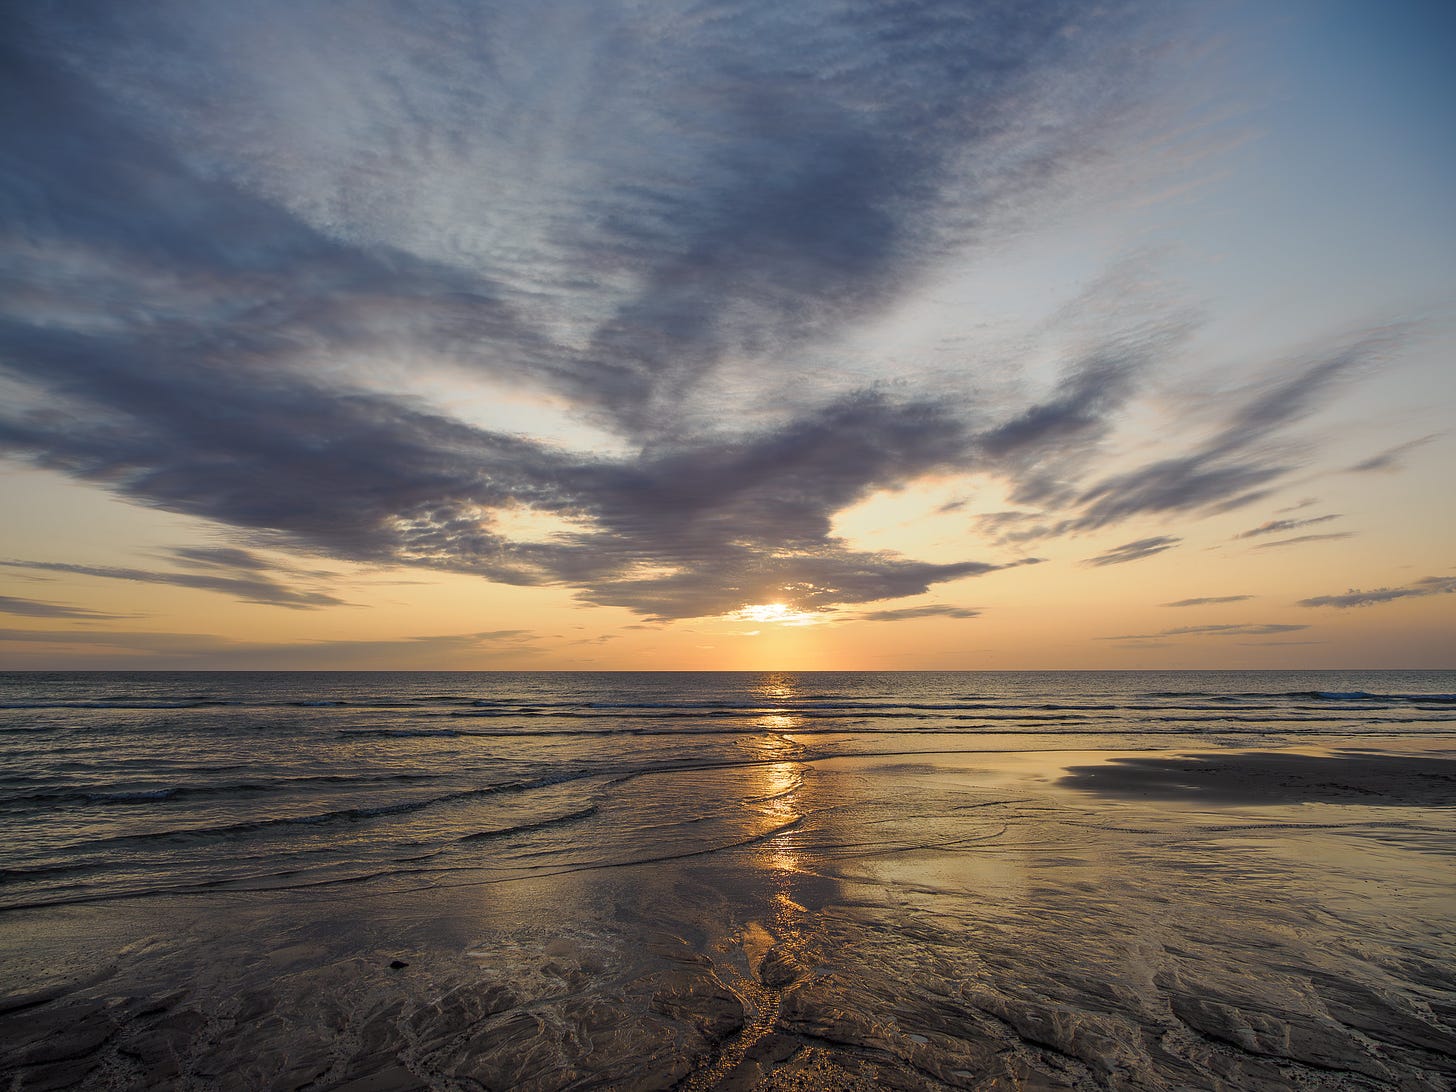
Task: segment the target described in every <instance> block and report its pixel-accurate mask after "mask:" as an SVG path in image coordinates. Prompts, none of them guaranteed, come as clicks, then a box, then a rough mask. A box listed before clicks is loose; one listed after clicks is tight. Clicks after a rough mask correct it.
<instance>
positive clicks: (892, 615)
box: [848, 604, 981, 622]
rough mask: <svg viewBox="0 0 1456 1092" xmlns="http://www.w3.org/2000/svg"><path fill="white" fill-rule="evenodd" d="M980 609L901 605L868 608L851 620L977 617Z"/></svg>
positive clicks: (893, 620)
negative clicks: (899, 606) (895, 608)
mask: <svg viewBox="0 0 1456 1092" xmlns="http://www.w3.org/2000/svg"><path fill="white" fill-rule="evenodd" d="M980 615H981V611H979V610H975V609H973V608H971V607H948V606H940V605H935V604H932V605H928V606H923V607H901V608H899V609H898V610H869V611H862V612H860V613H859V614H856V615H854V616H853V617H851V618H850V619H848V620H849V621H852V622H909V621H913V620H915V619H918V618H979V617H980Z"/></svg>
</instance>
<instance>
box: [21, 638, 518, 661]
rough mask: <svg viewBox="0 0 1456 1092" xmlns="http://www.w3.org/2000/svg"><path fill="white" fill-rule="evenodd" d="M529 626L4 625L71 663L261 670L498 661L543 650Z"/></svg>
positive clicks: (43, 657) (38, 655) (40, 656)
mask: <svg viewBox="0 0 1456 1092" xmlns="http://www.w3.org/2000/svg"><path fill="white" fill-rule="evenodd" d="M533 640H534V634H532V633H531V632H530V631H529V630H519V629H501V630H489V631H485V632H480V633H452V634H441V635H429V636H420V637H402V638H397V639H392V640H356V641H347V640H345V641H288V642H259V641H239V640H235V639H232V638H229V637H222V636H218V635H216V634H210V633H166V632H149V631H144V630H142V631H138V630H110V631H107V630H90V629H87V630H76V629H50V630H29V629H0V642H9V643H12V644H20V645H46V646H62V647H67V648H68V649H70V650H71V651H68V653H67V656H66V660H67V662H68V663H71V662H77V661H78V660H80V659H84V658H85V657H86V656H87V655H88V653H85V652H77V651H74V650H75V649H76V648H77V647H78V646H79V647H80V648H84V649H88V650H91V651H90V653H89V655H91V656H92V657H93V659H92V660H90V661H87V662H93V663H95V664H98V665H105V664H116V665H121V666H128V665H133V666H134V665H136V664H139V663H140V664H145V665H146V666H147V667H149V668H162V669H165V668H169V667H170V668H175V669H178V670H186V669H189V668H201V667H207V666H212V665H216V664H220V663H226V664H227V665H229V666H230V667H233V668H236V667H238V666H256V667H258V668H260V669H269V670H277V669H296V668H305V667H306V668H313V669H318V670H332V669H349V668H358V667H361V666H378V667H390V668H398V667H400V666H401V665H415V666H418V667H421V668H430V667H435V666H438V665H439V664H440V663H442V662H448V663H452V664H455V665H462V664H464V665H471V664H474V663H478V662H480V661H479V657H482V656H485V657H489V658H490V659H489V660H487V661H486V662H493V661H497V660H499V659H501V658H515V657H518V656H529V655H534V654H536V653H538V652H539V651H540V650H539V648H537V647H536V646H534V645H533V643H532V642H533ZM51 656H52V654H51V653H49V652H47V651H36V652H33V653H27V652H18V653H17V652H11V653H7V657H8V658H9V659H11V660H17V661H18V660H19V659H25V660H26V662H28V663H34V664H37V665H40V666H44V665H45V664H47V663H49V662H50V659H51Z"/></svg>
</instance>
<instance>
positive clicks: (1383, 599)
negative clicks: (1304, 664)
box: [1299, 576, 1456, 607]
mask: <svg viewBox="0 0 1456 1092" xmlns="http://www.w3.org/2000/svg"><path fill="white" fill-rule="evenodd" d="M1452 593H1456V577H1453V576H1428V577H1426V578H1425V579H1423V580H1417V581H1416V582H1415V583H1414V584H1407V585H1405V586H1404V587H1400V588H1372V589H1371V590H1370V591H1359V590H1357V589H1355V588H1351V589H1350V590H1349V591H1348V592H1346V593H1345V594H1344V595H1317V596H1315V597H1314V598H1312V599H1301V600H1300V601H1299V605H1300V606H1301V607H1368V606H1372V605H1374V604H1376V603H1389V602H1392V601H1394V600H1396V599H1412V598H1417V597H1420V596H1426V595H1451V594H1452Z"/></svg>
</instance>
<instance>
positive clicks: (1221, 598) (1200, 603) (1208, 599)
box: [1163, 595, 1254, 607]
mask: <svg viewBox="0 0 1456 1092" xmlns="http://www.w3.org/2000/svg"><path fill="white" fill-rule="evenodd" d="M1252 598H1254V597H1253V596H1252V595H1205V596H1200V597H1198V598H1195V599H1178V600H1175V601H1174V602H1172V603H1164V604H1163V606H1165V607H1204V606H1209V605H1210V604H1213V603H1242V602H1244V601H1245V600H1246V599H1252Z"/></svg>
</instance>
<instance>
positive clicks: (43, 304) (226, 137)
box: [0, 0, 1164, 617]
mask: <svg viewBox="0 0 1456 1092" xmlns="http://www.w3.org/2000/svg"><path fill="white" fill-rule="evenodd" d="M811 9H812V10H804V9H803V8H802V7H801V6H796V7H795V8H794V10H792V11H789V10H787V9H784V8H783V7H782V5H777V4H758V3H743V4H737V5H724V6H723V7H722V8H720V9H719V10H717V11H716V12H715V15H714V17H713V18H712V19H702V18H699V17H698V15H697V13H696V12H692V11H689V12H684V11H678V10H676V9H675V8H674V7H673V6H672V5H650V6H646V7H643V6H640V5H626V6H613V5H597V6H592V7H590V8H589V9H582V10H581V11H578V12H576V13H575V14H574V15H573V27H574V31H573V36H572V37H571V38H570V40H569V41H568V40H563V39H562V37H561V36H560V34H559V30H560V27H559V24H558V22H557V21H555V20H553V19H552V18H550V17H549V16H550V12H549V11H544V12H537V13H533V14H530V15H527V14H525V13H523V12H522V11H521V10H520V9H519V8H517V7H515V6H513V5H490V4H482V5H476V4H471V5H465V4H453V3H448V2H444V0H440V2H436V3H424V4H420V5H414V6H411V7H410V8H409V9H408V10H407V11H406V10H405V9H398V10H395V9H390V8H388V7H384V8H376V9H371V10H370V11H369V12H367V13H362V14H360V15H359V17H358V18H351V19H348V20H339V19H337V18H334V17H330V16H327V15H325V14H322V13H318V12H314V11H312V10H309V9H302V8H298V7H297V6H294V5H287V6H285V5H282V4H273V3H270V2H267V0H254V2H251V3H247V4H244V5H241V7H240V6H239V5H237V4H233V3H227V4H224V3H221V2H217V3H213V2H208V0H199V2H198V3H195V4H189V5H184V6H181V7H177V8H171V9H167V10H166V11H163V9H160V8H158V9H152V8H149V7H142V8H137V9H132V10H130V11H128V12H127V13H126V14H123V13H121V12H120V11H119V10H118V9H116V8H115V7H113V6H111V5H106V4H99V3H97V4H92V3H85V2H82V0H78V2H77V3H75V4H67V5H53V6H51V5H37V6H34V7H31V8H27V9H25V10H23V11H20V10H17V11H15V12H12V13H11V15H12V18H11V19H10V20H9V25H8V27H7V34H6V35H5V36H4V41H3V43H0V50H3V54H4V55H3V57H0V83H3V86H0V139H3V140H4V143H5V147H6V149H7V160H6V165H5V168H4V170H3V173H0V202H3V205H0V207H3V209H4V211H5V216H4V218H3V223H4V224H5V225H6V228H5V236H4V239H3V243H4V248H3V251H0V254H3V257H0V284H3V287H4V296H3V303H0V359H3V361H4V367H5V368H6V369H7V370H8V371H9V372H10V374H11V375H12V377H14V378H15V379H17V380H18V381H19V382H20V383H21V384H22V385H23V386H26V387H29V388H31V389H34V390H35V391H36V392H37V394H36V397H35V398H34V399H29V400H24V399H23V400H21V401H20V402H17V403H16V404H14V405H13V406H11V407H9V408H7V409H6V410H4V411H3V412H0V448H3V449H6V450H8V451H10V452H12V453H14V454H16V455H19V456H21V457H24V458H27V459H29V460H31V461H33V462H34V463H36V464H37V465H41V466H45V467H49V468H53V469H56V470H59V471H61V472H63V473H66V474H69V475H72V476H74V477H77V478H81V479H84V480H87V481H91V482H95V483H99V484H101V485H103V486H104V487H106V488H108V489H110V490H113V491H115V492H116V493H118V494H121V495H123V496H125V497H128V498H130V499H132V500H134V501H137V502H139V503H142V504H145V505H150V506H153V507H157V508H160V509H164V510H167V511H172V512H181V513H186V514H189V515H193V516H198V517H202V518H205V519H209V520H214V521H217V522H219V523H222V524H225V525H228V526H231V527H234V528H239V529H242V530H244V531H247V532H250V533H255V534H259V535H272V536H277V540H278V542H279V543H280V544H282V545H288V546H292V547H294V548H302V549H304V550H310V551H314V552H317V553H319V554H322V555H326V556H331V557H338V558H347V559H352V560H357V561H365V562H379V563H383V564H391V565H392V564H401V563H403V564H415V565H422V566H429V567H434V568H440V569H448V570H454V571H460V572H468V573H475V574H479V575H481V576H484V577H487V578H489V579H492V580H498V581H503V582H507V583H514V584H564V585H569V586H574V587H576V588H578V589H580V593H581V595H582V597H583V598H584V599H585V600H587V601H589V602H593V603H604V604H612V605H621V606H626V607H629V608H630V609H632V610H635V611H637V612H639V613H642V614H646V615H652V616H656V617H679V616H686V615H698V614H704V613H714V612H719V611H725V610H730V609H733V608H735V607H738V606H740V605H742V604H743V603H744V602H753V601H759V600H763V599H766V598H770V597H771V598H772V599H774V600H784V601H787V602H792V603H794V605H796V606H801V607H806V608H810V609H816V608H822V607H824V606H828V605H831V604H836V603H859V602H870V601H875V600H879V599H886V598H893V597H898V596H903V595H912V594H918V593H921V592H923V591H925V590H926V589H927V588H928V587H930V586H932V585H934V584H936V583H939V582H942V581H945V580H951V579H957V578H960V577H965V576H971V575H977V574H980V573H986V572H991V571H995V570H996V569H999V568H1002V567H1004V565H1003V564H1002V563H999V562H990V561H983V560H965V561H960V562H956V563H949V564H931V563H926V562H920V561H916V560H914V559H911V558H905V557H900V556H898V555H895V554H890V553H872V552H865V551H859V550H855V549H853V548H852V547H850V546H849V545H847V544H846V543H844V542H842V541H841V540H839V539H837V538H835V537H834V536H833V535H832V534H831V533H830V519H831V517H832V515H833V514H834V513H835V512H836V511H838V510H840V509H842V508H843V507H845V506H847V505H849V504H852V503H854V502H855V501H857V500H859V499H862V498H863V497H865V496H867V495H868V494H869V493H871V492H872V491H874V490H876V489H881V488H894V487H896V486H899V485H901V484H903V483H905V482H906V481H907V480H909V479H911V478H913V477H915V476H917V475H922V474H926V473H930V472H935V471H943V470H952V469H964V468H966V467H968V466H971V465H974V464H975V463H976V461H977V460H978V459H984V458H987V457H992V458H995V459H1000V460H1003V461H1006V462H1008V463H1017V465H1023V466H1027V467H1039V466H1041V462H1040V461H1039V457H1038V456H1037V455H1036V454H1035V452H1036V451H1038V450H1045V449H1047V448H1048V447H1050V446H1054V445H1063V446H1065V445H1067V444H1073V443H1086V442H1089V440H1090V439H1091V438H1094V437H1095V436H1096V435H1098V434H1099V430H1100V429H1102V428H1103V427H1104V424H1105V420H1106V417H1107V415H1108V414H1109V413H1110V412H1111V411H1112V409H1113V407H1115V405H1117V404H1119V403H1120V402H1121V400H1123V399H1124V398H1125V397H1126V393H1127V391H1128V390H1129V382H1130V376H1131V375H1132V374H1133V373H1134V372H1135V371H1136V370H1137V369H1138V368H1139V367H1140V366H1141V364H1140V362H1139V360H1136V359H1133V357H1135V356H1136V353H1133V354H1132V356H1129V355H1127V354H1124V355H1121V356H1118V355H1116V354H1112V355H1109V354H1107V353H1104V354H1102V355H1100V356H1099V355H1096V354H1094V355H1093V356H1092V357H1090V358H1089V359H1087V360H1086V361H1084V362H1083V363H1082V364H1080V365H1077V366H1075V367H1074V368H1073V369H1072V370H1071V372H1070V373H1069V378H1068V379H1067V381H1066V383H1065V385H1064V387H1063V388H1062V389H1061V390H1060V391H1058V392H1057V393H1056V394H1055V395H1054V396H1053V397H1052V398H1051V399H1050V400H1049V401H1047V402H1045V403H1044V404H1041V405H1037V406H1034V407H1032V408H1031V409H1028V410H1026V411H1024V412H1020V413H1019V414H1013V416H1012V419H1011V420H1009V421H1008V422H1006V423H1004V424H1002V425H999V426H996V425H992V426H990V427H983V426H982V424H981V423H977V424H976V425H974V426H973V425H972V424H971V423H970V418H971V417H972V416H974V414H972V413H971V412H969V411H968V409H967V407H965V406H964V405H963V404H961V403H960V401H959V400H957V399H954V398H949V397H945V396H943V395H941V394H936V393H931V394H928V395H925V396H916V395H914V394H913V393H905V392H900V393H897V394H895V395H894V396H892V395H890V394H887V393H885V392H882V391H876V390H869V391H862V392H859V393H848V394H845V393H842V392H841V393H827V394H823V395H822V396H821V395H819V394H816V393H814V392H805V394H804V395H803V398H802V400H801V402H800V403H799V404H796V405H794V406H786V407H783V409H782V411H781V412H776V413H774V414H770V415H768V416H766V417H764V418H762V419H760V420H756V421H755V420H737V419H735V418H733V417H732V415H726V416H725V415H724V414H723V413H722V412H721V407H720V405H718V404H717V402H716V401H715V400H714V399H713V398H709V397H708V396H707V395H705V393H704V392H705V391H706V390H707V389H708V387H709V385H710V380H712V378H713V377H714V376H715V375H716V374H717V373H718V372H719V371H721V370H722V368H723V367H724V366H725V364H726V363H728V362H732V363H733V364H734V366H739V365H743V366H748V367H753V368H757V369H759V373H760V374H761V375H763V376H768V375H773V374H777V372H778V370H779V369H780V368H781V366H782V364H781V362H782V361H783V360H784V359H786V357H788V356H789V355H791V354H793V353H794V352H796V351H797V350H798V349H799V348H801V347H803V346H806V345H809V344H811V343H814V342H817V341H820V340H824V339H825V338H826V337H828V336H831V335H834V334H836V333H837V331H838V327H839V326H840V324H842V323H843V322H844V321H846V320H848V319H850V318H853V319H855V320H859V319H862V318H863V317H864V316H866V315H870V314H873V313H874V312H875V311H876V310H877V309H881V308H883V307H886V306H888V305H889V304H891V303H893V302H895V301H896V300H897V299H898V298H899V297H900V296H901V295H903V294H904V293H905V292H906V291H907V290H908V289H909V288H910V287H912V286H913V285H914V284H915V283H917V279H918V278H919V277H920V276H922V275H923V274H924V273H925V272H926V271H928V270H929V269H930V268H932V267H933V266H934V265H935V264H936V263H938V262H939V261H941V260H942V259H943V258H944V257H945V255H946V254H947V253H948V248H950V247H952V246H960V245H964V244H966V243H974V242H975V241H976V240H978V239H980V238H983V237H984V236H985V235H986V234H987V233H989V232H991V231H992V230H993V225H995V224H997V223H1009V222H1012V221H1014V220H1015V218H1016V215H1017V214H1018V212H1021V211H1024V210H1025V209H1026V208H1029V207H1030V206H1029V204H1028V202H1029V201H1033V200H1035V194H1036V193H1038V192H1040V191H1041V190H1042V189H1044V188H1045V186H1047V185H1048V184H1051V183H1053V182H1055V181H1057V180H1059V179H1064V178H1066V177H1067V176H1068V173H1069V172H1070V171H1073V170H1075V169H1076V168H1077V167H1078V165H1079V164H1081V163H1084V162H1086V161H1087V160H1088V159H1090V158H1091V157H1093V156H1096V155H1098V154H1101V153H1102V152H1103V150H1104V148H1103V141H1104V139H1105V136H1106V134H1107V132H1109V131H1110V127H1112V126H1115V125H1116V124H1118V123H1119V121H1120V118H1121V117H1122V116H1123V112H1124V110H1125V108H1126V107H1128V106H1129V105H1130V104H1131V103H1132V102H1133V101H1134V98H1135V93H1136V92H1137V90H1138V88H1139V81H1138V78H1137V76H1138V73H1140V72H1143V71H1144V70H1145V69H1146V68H1147V66H1148V65H1149V64H1151V63H1153V62H1154V59H1155V58H1156V56H1157V55H1158V49H1157V47H1158V46H1159V45H1160V44H1161V43H1162V41H1163V37H1162V35H1163V32H1164V31H1163V28H1162V27H1160V26H1158V25H1157V22H1156V20H1152V19H1150V18H1149V17H1148V15H1147V12H1146V11H1145V10H1143V8H1142V5H1138V4H1119V5H1114V6H1111V7H1104V8H1101V9H1098V10H1097V11H1096V12H1089V11H1088V9H1087V8H1086V7H1085V6H1084V5H1082V4H1078V3H1072V2H1070V0H1068V2H1052V3H1043V4H1037V5H1027V6H1023V5H970V6H967V5H962V4H946V3H932V2H910V3H905V4H896V5H883V4H879V3H851V4H848V5H845V4H838V3H835V4H824V5H822V6H821V5H811ZM239 18H244V19H246V20H247V21H248V22H249V24H250V25H255V26H276V27H286V28H287V33H286V34H283V35H282V36H281V37H280V38H278V39H277V40H276V41H272V44H271V45H266V46H265V45H263V44H262V43H263V42H264V37H253V36H249V35H239V34H238V32H237V31H238V25H239V23H238V20H239ZM406 39H407V40H409V41H411V42H414V43H417V44H419V46H420V48H418V49H413V48H412V49H409V50H405V49H402V48H400V42H401V41H402V40H406ZM270 40H271V39H270ZM425 43H428V44H427V45H426V44H425ZM568 47H569V49H570V50H571V51H574V52H572V53H571V57H572V62H571V64H570V65H569V71H570V73H571V75H570V78H569V79H562V80H554V81H545V82H543V81H540V80H537V79H535V78H534V77H532V78H530V79H526V78H523V77H522V75H521V73H526V72H531V73H534V72H538V71H543V70H546V69H547V68H548V67H559V66H560V65H561V64H562V63H563V60H562V57H563V53H562V50H563V49H567V48H568ZM392 361H410V362H418V366H426V365H428V366H430V367H433V368H436V369H445V370H449V371H451V372H452V374H456V375H464V376H471V377H480V378H483V379H487V380H489V381H491V382H498V383H507V384H513V385H517V386H521V387H524V388H525V389H527V390H535V391H543V390H544V391H548V392H553V393H554V396H556V397H560V398H564V400H565V404H566V405H567V407H568V408H569V410H570V412H572V413H574V414H575V415H576V416H577V417H578V418H579V419H589V420H591V421H594V422H595V423H596V425H597V426H600V427H605V428H606V429H608V430H610V431H611V432H612V433H613V434H615V436H616V437H617V438H618V439H619V440H621V441H622V446H623V447H624V449H626V450H627V451H629V452H630V453H629V454H625V455H620V456H613V457H595V456H581V455H574V454H571V453H569V452H566V451H563V450H561V449H560V448H558V447H555V446H553V445H550V444H547V443H543V442H537V441H533V440H530V439H527V438H524V437H521V436H517V435H512V434H507V433H504V432H500V431H492V430H490V429H486V428H480V427H475V426H471V425H468V424H466V423H464V422H462V421H459V420H452V419H450V418H449V417H446V416H444V415H442V414H438V413H434V412H431V411H430V410H428V409H427V408H425V407H423V406H422V405H420V404H418V403H417V402H414V401H412V400H411V399H410V398H409V397H408V396H407V395H402V394H396V393H389V394H383V393H377V391H375V392H371V391H370V390H366V389H364V388H363V387H362V386H361V385H360V380H359V377H363V376H367V375H368V374H370V371H371V369H379V368H383V369H386V371H387V370H388V369H390V368H394V369H396V371H395V372H393V373H390V374H391V375H393V374H399V375H401V376H407V375H408V374H409V370H408V367H406V366H404V365H398V364H394V363H390V362H392ZM411 366H415V365H413V364H412V365H411ZM379 385H380V384H376V387H378V386H379ZM383 385H384V386H387V387H390V388H391V389H392V390H408V389H409V384H408V382H406V381H401V382H396V383H386V384H383ZM520 506H525V507H527V508H529V509H532V510H534V511H535V512H537V513H538V514H541V515H543V516H547V517H552V516H554V517H557V518H559V519H560V520H561V521H562V524H563V530H562V531H561V533H560V534H558V535H556V536H554V537H552V538H551V539H549V540H548V541H546V542H520V541H512V540H511V539H510V538H509V536H507V535H506V534H505V533H503V532H502V531H501V530H499V528H498V527H497V526H496V525H495V522H494V518H493V512H494V511H495V510H497V509H501V508H510V507H520ZM172 556H173V560H174V562H175V563H177V564H178V565H179V566H181V567H182V568H184V569H186V570H189V571H187V572H170V573H162V572H149V571H143V570H136V569H121V568H106V567H101V566H92V567H75V568H72V569H69V570H65V571H73V572H86V573H89V574H90V575H97V576H109V577H113V578H118V579H125V580H137V581H146V582H153V583H164V584H174V585H179V586H185V587H196V588H207V589H211V590H215V591H220V592H225V593H228V594H233V595H237V596H239V597H241V598H244V599H248V600H250V601H255V602H267V603H275V604H278V605H284V606H292V607H310V606H324V605H330V604H332V603H336V602H338V601H337V600H336V599H334V598H333V597H332V596H329V595H326V594H324V593H322V592H316V591H299V590H295V589H293V588H290V587H287V586H285V585H284V584H283V582H282V581H280V580H279V579H276V575H277V573H278V571H279V570H276V569H273V568H270V567H269V566H268V565H267V564H266V563H264V562H263V561H262V560H261V559H259V558H258V557H257V556H256V555H252V554H250V553H249V552H247V551H243V550H234V549H232V548H229V547H215V548H186V549H183V550H180V551H177V552H176V553H174V554H173V555H172ZM214 570H217V571H214ZM270 574H273V575H270Z"/></svg>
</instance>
